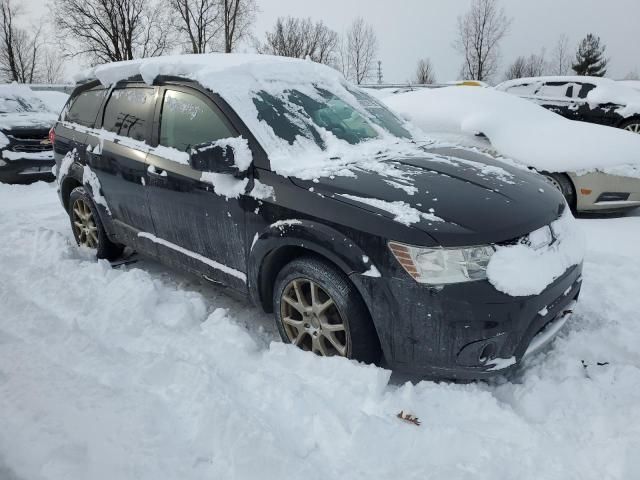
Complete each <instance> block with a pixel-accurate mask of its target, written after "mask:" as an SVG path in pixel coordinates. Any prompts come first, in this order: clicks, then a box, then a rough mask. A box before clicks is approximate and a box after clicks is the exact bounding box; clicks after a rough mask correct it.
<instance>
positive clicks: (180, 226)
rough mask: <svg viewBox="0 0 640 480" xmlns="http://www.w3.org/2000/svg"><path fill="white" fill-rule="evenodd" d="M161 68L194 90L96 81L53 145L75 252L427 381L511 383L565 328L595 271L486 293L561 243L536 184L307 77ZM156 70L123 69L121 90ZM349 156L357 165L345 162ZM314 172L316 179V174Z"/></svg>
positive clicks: (267, 67) (561, 205)
mask: <svg viewBox="0 0 640 480" xmlns="http://www.w3.org/2000/svg"><path fill="white" fill-rule="evenodd" d="M152 61H153V62H155V63H153V64H149V65H152V68H154V69H156V70H155V71H158V72H160V71H162V70H167V71H173V72H174V71H175V70H176V68H177V67H176V65H178V66H180V65H186V66H185V67H184V68H185V69H186V72H185V73H183V74H180V75H178V74H176V73H173V74H171V75H164V76H163V75H158V76H155V77H154V80H153V83H152V84H149V83H145V82H143V80H142V78H141V77H140V75H137V76H136V75H135V71H134V72H129V73H130V74H131V75H129V74H126V75H125V76H124V77H123V78H125V80H117V81H115V82H114V83H112V84H109V83H110V82H109V83H105V84H102V83H101V82H100V81H99V80H96V79H95V78H94V79H89V80H88V81H86V83H83V84H81V85H79V86H78V87H77V88H76V90H75V91H74V93H73V94H72V96H71V99H70V101H69V103H68V104H67V107H66V109H65V111H64V112H63V113H62V115H61V117H60V120H59V121H58V122H57V123H56V125H55V128H54V131H53V137H54V148H55V156H56V162H57V172H58V182H59V194H60V200H61V202H62V205H63V206H64V208H65V210H66V211H67V212H68V214H69V217H70V221H71V228H72V230H73V233H74V236H75V238H76V240H77V242H78V243H79V244H80V245H82V246H84V247H87V248H91V249H94V250H95V251H96V253H97V256H98V257H99V258H116V257H117V256H118V255H120V253H121V252H122V250H123V247H124V246H128V247H131V248H133V249H135V250H137V251H138V252H139V253H141V254H144V255H148V256H151V257H155V258H157V259H159V260H160V261H162V262H165V263H166V264H169V265H173V266H176V267H179V268H182V269H185V270H188V271H190V272H192V273H194V274H196V275H198V276H200V277H201V278H203V279H205V280H206V281H208V282H212V283H214V284H217V285H222V286H224V287H227V288H229V289H231V290H233V291H235V292H236V293H239V294H241V295H243V296H245V297H247V298H249V299H251V300H252V301H253V303H254V304H255V305H256V306H258V307H259V308H261V309H263V310H264V311H266V312H273V313H274V314H275V319H276V323H277V325H278V329H279V331H280V334H281V336H282V338H283V340H284V341H285V342H289V343H292V344H295V345H297V346H298V347H300V348H302V349H303V350H307V351H310V352H313V353H316V354H318V355H322V356H325V355H326V356H333V355H335V356H343V357H347V358H352V359H357V360H361V361H365V362H377V361H379V360H380V359H381V355H382V356H383V358H384V360H385V364H386V365H388V366H389V367H390V368H392V369H394V370H399V371H404V372H409V373H412V374H419V375H428V376H434V377H446V378H478V377H483V376H489V375H494V374H496V373H499V372H504V371H507V370H509V369H511V368H513V367H515V365H516V364H517V363H518V362H519V361H520V360H521V359H522V358H523V357H524V356H525V354H526V353H528V352H529V351H530V350H531V347H532V345H533V344H532V341H534V339H539V338H540V337H539V334H545V333H544V332H547V333H546V335H547V337H549V335H548V332H552V333H553V332H555V331H557V328H559V325H561V324H562V323H563V322H564V319H565V318H566V316H567V314H568V312H569V310H570V305H571V304H572V303H573V302H574V301H575V299H576V298H577V296H578V294H579V291H580V286H581V270H582V265H581V262H577V263H576V264H574V265H572V266H570V267H568V268H567V269H566V271H564V273H562V275H560V276H559V277H558V278H556V279H555V280H554V281H553V282H551V283H550V284H549V285H548V286H547V287H546V288H544V289H543V291H541V292H539V293H538V294H535V295H528V296H525V297H514V296H511V295H508V294H506V293H503V292H501V291H498V290H497V289H496V288H495V287H494V286H493V285H492V284H491V283H490V282H489V281H488V280H487V272H486V269H487V264H488V262H489V261H490V259H491V257H492V255H493V254H494V252H495V251H496V247H497V246H500V245H503V246H505V247H509V246H512V245H519V244H521V243H522V245H524V244H526V245H530V244H532V243H531V242H533V237H532V236H530V233H531V232H538V234H536V235H534V236H536V238H537V239H536V240H535V243H537V244H539V245H542V246H546V245H551V244H552V243H553V242H556V243H555V244H556V245H557V244H558V243H559V242H560V240H559V239H558V238H556V237H554V235H553V234H552V233H551V232H552V230H551V229H550V227H549V225H551V224H552V223H553V222H555V221H556V220H557V219H558V218H559V217H561V216H562V215H564V214H566V213H567V212H568V208H567V206H566V203H565V202H564V199H563V198H562V195H561V194H560V193H559V192H557V191H556V190H555V189H552V188H550V187H549V185H548V184H547V183H546V182H545V180H544V179H543V178H542V177H540V176H538V175H535V174H532V173H531V174H530V173H527V172H523V171H521V170H520V169H512V168H510V167H507V166H504V165H502V164H501V163H499V162H496V161H492V160H491V159H490V158H489V157H486V156H483V155H480V154H477V153H474V152H471V151H468V150H464V149H440V150H438V151H429V150H428V149H425V148H422V147H419V146H417V143H416V141H415V140H414V139H413V138H412V135H411V133H410V132H409V131H408V130H407V129H409V128H410V127H409V126H408V125H406V124H405V123H404V122H403V121H402V120H400V119H399V118H398V117H396V116H395V114H393V113H392V112H390V111H389V110H387V109H386V107H384V106H383V105H382V104H380V103H379V102H377V101H376V100H374V99H373V98H371V97H369V96H368V95H366V94H365V93H364V92H362V91H360V90H358V89H356V88H355V87H353V86H351V85H349V84H347V83H346V82H345V81H344V79H342V77H339V76H338V75H337V74H335V73H334V72H333V71H332V70H330V69H328V68H326V67H324V66H320V65H318V64H314V63H313V62H305V61H298V60H291V59H280V58H279V57H278V58H272V57H267V56H260V57H255V56H243V55H227V56H223V55H215V54H212V55H199V56H189V55H185V56H181V57H179V58H178V57H176V58H171V57H170V58H167V59H163V58H156V59H153V60H152ZM146 62H147V61H146V60H145V61H136V62H129V63H121V64H113V65H115V67H116V70H115V72H116V74H120V73H121V72H123V71H124V72H128V71H129V70H130V69H131V68H134V70H135V67H136V66H137V65H147V63H146ZM108 67H109V66H107V69H108ZM208 69H212V70H213V71H214V72H215V73H210V72H209V70H208ZM100 72H102V71H100ZM107 72H108V73H111V72H110V71H108V70H107ZM101 74H102V73H101ZM195 76H197V77H198V78H203V79H204V78H209V79H212V80H215V81H218V82H220V86H221V87H220V89H218V88H216V87H213V86H205V85H203V84H202V83H200V82H198V81H195V80H192V79H191V77H195ZM110 78H111V79H112V81H113V76H111V77H110ZM147 81H149V80H148V78H147ZM274 145H276V146H277V148H274V147H273V146H274ZM399 148H405V149H407V151H409V150H410V151H411V152H414V155H412V156H410V157H407V156H406V155H404V156H403V155H400V154H399V153H394V152H397V151H401V150H398V149H399ZM329 149H331V154H329ZM338 150H339V151H341V152H342V155H343V156H342V157H339V156H338V154H337V153H336V152H337V151H338ZM345 152H346V153H345ZM416 152H417V154H416ZM291 153H293V155H290V154H291ZM347 153H348V154H349V155H354V158H355V156H356V154H360V153H363V155H361V156H360V157H358V158H360V159H361V160H359V161H355V160H354V161H353V163H347V162H346V160H345V158H344V155H346V154H347ZM283 155H285V156H287V155H290V156H291V158H293V159H294V167H296V169H295V171H292V173H290V174H286V175H285V174H282V173H281V170H280V168H281V165H282V160H281V159H282V156H283ZM329 157H331V158H329ZM319 159H322V163H321V167H322V168H320V169H319V170H317V174H313V175H306V174H303V173H304V172H305V171H306V172H308V171H309V165H312V164H313V165H315V164H317V163H318V162H320V160H319ZM314 162H315V163H314ZM340 162H342V163H340ZM333 164H338V165H339V168H333V169H332V170H330V171H331V172H333V173H326V172H327V171H326V170H323V169H324V168H330V167H332V165H333ZM494 172H498V176H495V175H493V173H494ZM501 175H504V176H506V177H508V178H509V180H508V181H506V182H505V181H502V180H501V178H502V177H501ZM434 212H435V213H434ZM540 233H542V235H539V234H540ZM532 235H533V234H532ZM523 275H526V273H525V272H523ZM132 293H134V292H132ZM541 332H542V333H541ZM534 343H535V345H536V346H539V344H540V342H539V341H537V342H534Z"/></svg>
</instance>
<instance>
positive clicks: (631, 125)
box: [620, 118, 640, 133]
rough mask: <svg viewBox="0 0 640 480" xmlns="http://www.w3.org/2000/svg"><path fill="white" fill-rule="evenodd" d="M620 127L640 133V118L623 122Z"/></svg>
mask: <svg viewBox="0 0 640 480" xmlns="http://www.w3.org/2000/svg"><path fill="white" fill-rule="evenodd" d="M620 128H622V129H623V130H626V131H628V132H632V133H640V118H634V119H633V120H629V121H628V122H625V123H623V124H622V125H621V126H620Z"/></svg>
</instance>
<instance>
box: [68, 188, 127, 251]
mask: <svg viewBox="0 0 640 480" xmlns="http://www.w3.org/2000/svg"><path fill="white" fill-rule="evenodd" d="M69 219H70V221H71V230H72V231H73V236H74V238H75V239H76V243H77V244H78V245H79V246H83V247H87V248H91V249H93V250H95V251H96V257H97V258H104V259H107V260H114V259H116V258H118V257H119V256H120V255H122V251H123V250H124V246H123V245H119V244H116V243H113V242H112V241H110V240H109V238H108V237H107V232H105V230H104V226H103V224H102V221H101V220H100V215H99V214H98V210H97V209H96V206H95V204H94V203H93V200H92V199H91V196H90V195H89V194H88V193H87V192H86V190H85V189H84V187H76V188H74V189H73V190H72V191H71V194H70V195H69Z"/></svg>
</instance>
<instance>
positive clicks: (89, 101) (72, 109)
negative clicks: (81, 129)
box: [63, 88, 107, 127]
mask: <svg viewBox="0 0 640 480" xmlns="http://www.w3.org/2000/svg"><path fill="white" fill-rule="evenodd" d="M106 94H107V91H106V90H105V89H104V88H101V89H94V90H87V91H86V92H81V93H80V94H78V96H76V97H75V98H73V99H72V100H71V101H70V104H69V107H68V110H67V112H66V114H65V115H64V118H63V120H66V121H67V122H71V123H77V124H80V125H83V126H85V127H93V126H94V125H95V123H96V117H97V116H98V110H99V109H100V105H102V101H103V100H104V97H105V95H106Z"/></svg>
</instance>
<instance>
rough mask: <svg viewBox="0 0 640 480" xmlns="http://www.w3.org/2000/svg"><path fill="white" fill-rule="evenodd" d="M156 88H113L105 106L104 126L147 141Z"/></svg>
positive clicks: (122, 134)
mask: <svg viewBox="0 0 640 480" xmlns="http://www.w3.org/2000/svg"><path fill="white" fill-rule="evenodd" d="M154 94H155V89H153V88H141V87H127V88H118V89H115V90H113V92H112V93H111V97H110V98H109V101H108V102H107V105H106V106H105V108H104V116H103V121H102V128H104V129H105V130H108V131H110V132H113V133H115V134H116V135H121V136H123V137H129V138H132V139H134V140H139V141H145V140H146V138H147V128H148V123H149V119H150V118H151V115H152V113H153V110H152V109H153V106H154V101H155V95H154Z"/></svg>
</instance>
